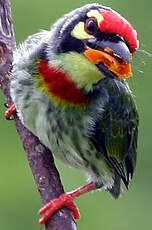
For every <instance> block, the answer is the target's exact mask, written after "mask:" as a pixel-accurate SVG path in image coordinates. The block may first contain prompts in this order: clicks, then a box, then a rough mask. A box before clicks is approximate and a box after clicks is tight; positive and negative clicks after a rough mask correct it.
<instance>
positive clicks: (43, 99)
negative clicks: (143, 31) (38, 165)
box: [5, 3, 139, 224]
mask: <svg viewBox="0 0 152 230" xmlns="http://www.w3.org/2000/svg"><path fill="white" fill-rule="evenodd" d="M138 48H139V40H138V34H137V32H136V30H135V29H134V27H133V26H132V25H131V24H130V23H129V22H128V21H127V19H126V18H124V17H123V16H121V15H120V14H119V13H117V12H116V11H114V10H113V9H111V8H110V7H106V6H102V5H100V4H96V3H93V4H87V5H84V6H82V7H80V8H77V9H75V10H73V11H71V12H70V13H67V14H65V15H64V16H63V17H62V18H61V19H59V20H57V22H55V23H54V24H53V25H52V26H51V28H50V30H48V31H47V30H43V31H41V32H38V33H36V34H34V35H32V36H29V37H28V38H27V40H25V41H24V42H23V43H22V44H20V45H19V46H18V48H17V49H16V50H15V51H14V60H13V68H12V72H11V83H10V93H11V97H12V100H13V103H14V104H13V105H12V106H11V107H10V108H9V109H8V110H7V111H6V114H5V115H6V117H7V118H10V117H11V116H12V115H13V112H14V111H16V112H17V114H18V116H19V118H20V120H21V122H22V123H23V124H24V126H25V127H27V128H28V129H29V130H30V131H31V132H32V133H33V134H34V135H36V136H37V137H38V138H39V140H40V141H41V142H42V143H43V144H44V145H45V146H46V147H48V148H49V149H50V150H51V151H52V152H53V154H54V155H55V156H56V157H57V158H59V159H60V160H61V161H62V162H63V163H65V164H67V165H68V166H70V167H73V168H76V169H78V170H82V171H83V172H84V173H85V174H86V175H87V178H88V181H89V183H88V184H86V185H85V186H83V187H81V188H78V189H77V190H74V191H72V192H69V193H64V194H62V195H61V196H60V197H58V198H56V199H54V200H52V201H50V202H49V203H48V204H46V205H45V206H44V207H42V208H41V209H40V211H39V214H44V215H43V217H42V218H41V219H40V220H39V223H40V224H45V223H46V221H47V220H48V219H49V218H51V216H52V215H53V214H54V213H55V212H56V211H57V210H58V209H60V208H62V207H63V206H66V207H68V208H69V209H71V211H72V213H73V216H74V218H76V219H78V218H80V212H79V209H78V207H77V206H76V203H75V201H74V200H75V198H77V197H78V196H80V195H82V194H84V193H86V192H89V191H92V190H96V189H97V190H101V189H105V190H106V191H107V192H109V193H110V194H111V195H112V197H114V198H118V197H119V195H120V194H121V193H122V185H123V184H124V185H125V186H126V188H127V189H128V187H129V184H130V181H131V179H132V176H133V174H134V170H135V166H136V156H137V139H138V125H139V118H138V117H139V116H138V111H137V106H136V102H135V97H134V95H133V93H132V91H131V90H130V88H129V85H128V83H127V81H126V79H127V78H129V77H131V76H132V75H133V73H132V66H131V61H132V59H133V53H134V52H135V51H136V50H137V49H138Z"/></svg>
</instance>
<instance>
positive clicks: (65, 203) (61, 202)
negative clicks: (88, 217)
mask: <svg viewBox="0 0 152 230" xmlns="http://www.w3.org/2000/svg"><path fill="white" fill-rule="evenodd" d="M95 189H98V187H97V186H96V185H95V183H93V182H91V183H89V184H87V185H85V186H83V187H81V188H78V189H77V190H74V191H72V192H69V193H63V194H62V195H61V196H60V197H59V198H57V199H54V200H52V201H50V202H49V203H47V204H46V205H45V206H44V207H43V208H41V209H40V210H39V214H44V216H43V217H42V218H41V219H40V220H39V224H45V222H46V221H47V220H48V219H49V218H51V216H52V215H53V214H54V213H55V212H56V211H57V210H59V209H60V208H62V207H67V208H69V209H70V210H71V211H72V213H73V216H74V218H75V219H79V218H80V212H79V209H78V207H77V205H76V204H75V203H74V199H75V198H76V197H78V196H80V195H82V194H84V193H87V192H90V191H92V190H95Z"/></svg>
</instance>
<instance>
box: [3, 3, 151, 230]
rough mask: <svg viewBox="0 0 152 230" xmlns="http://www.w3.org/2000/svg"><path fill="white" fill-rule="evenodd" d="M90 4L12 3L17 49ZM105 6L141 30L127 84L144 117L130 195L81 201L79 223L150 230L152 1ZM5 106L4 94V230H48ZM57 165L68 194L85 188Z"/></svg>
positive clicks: (81, 177)
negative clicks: (41, 223) (40, 222)
mask: <svg viewBox="0 0 152 230" xmlns="http://www.w3.org/2000/svg"><path fill="white" fill-rule="evenodd" d="M89 2H91V1H86V0H77V1H69V0H64V1H50V0H45V1H40V0H26V1H23V0H12V13H13V18H14V29H15V34H16V40H17V43H19V42H21V41H23V40H24V39H25V38H26V37H27V36H28V35H30V34H33V33H35V32H37V31H39V29H48V28H49V26H50V24H51V23H53V22H54V21H55V20H56V19H58V18H59V17H61V16H62V15H63V14H64V13H66V12H69V11H70V10H72V9H74V8H76V7H79V6H82V5H84V4H86V3H89ZM98 2H99V1H98ZM99 3H100V2H99ZM101 3H102V4H103V5H106V6H110V7H111V8H113V9H115V10H117V11H118V12H120V13H121V14H122V15H123V16H125V17H126V18H127V19H128V20H129V21H130V22H131V23H132V24H133V25H134V27H135V28H136V29H137V31H138V33H139V39H140V40H141V47H140V51H138V52H137V53H136V54H135V56H134V59H133V63H134V64H133V70H134V77H133V78H131V79H129V80H128V81H129V84H130V87H131V88H132V90H133V93H134V94H135V95H136V101H137V105H138V109H139V113H140V132H139V148H138V162H137V169H136V174H135V176H134V179H133V181H132V184H131V186H130V190H129V191H127V192H125V193H124V194H123V195H122V196H121V198H120V199H119V200H117V201H115V200H113V199H112V198H111V197H110V196H109V194H108V193H107V192H104V191H103V192H93V193H92V194H91V193H90V194H86V195H84V196H82V197H80V198H79V199H78V201H77V203H78V206H79V208H80V210H81V214H82V217H81V219H80V220H78V221H77V223H78V227H79V229H81V230H82V229H87V230H91V229H107V230H130V229H134V230H143V229H148V230H149V229H151V215H152V198H151V194H152V183H151V174H152V169H151V164H152V156H151V151H152V141H151V136H152V135H151V128H152V126H151V118H152V106H151V102H152V101H151V100H152V93H151V92H152V91H151V85H152V79H151V72H152V54H150V53H152V42H151V36H152V25H151V20H152V16H151V9H152V1H151V0H145V1H138V0H134V1H132V0H121V1H120V0H103V1H102V2H101ZM147 52H149V53H147ZM0 93H1V92H0ZM4 102H5V99H4V97H3V95H2V93H1V94H0V107H1V110H0V206H1V208H0V229H1V230H2V229H3V230H10V229H12V230H20V229H22V230H27V229H32V230H36V229H43V227H42V228H40V226H38V224H37V220H38V215H37V210H38V209H39V208H40V207H41V201H40V197H39V193H38V192H37V189H36V185H35V183H34V180H33V176H32V173H31V171H30V168H29V165H28V162H27V159H26V154H25V152H24V150H23V148H22V144H21V142H20V138H19V136H18V134H17V132H16V130H15V127H14V123H13V121H10V122H9V121H6V120H5V118H4V111H5V108H4V107H3V103H4ZM57 165H58V168H59V171H60V174H61V177H62V181H63V183H64V185H65V189H66V191H69V190H71V189H74V188H76V187H78V186H80V185H83V184H84V183H85V177H84V175H83V174H82V173H81V172H78V171H75V170H73V169H70V168H67V167H65V166H64V165H62V164H61V163H60V162H58V161H57Z"/></svg>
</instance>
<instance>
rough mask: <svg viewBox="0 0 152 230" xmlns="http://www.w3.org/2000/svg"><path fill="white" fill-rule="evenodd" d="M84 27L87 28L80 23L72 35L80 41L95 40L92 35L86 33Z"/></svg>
mask: <svg viewBox="0 0 152 230" xmlns="http://www.w3.org/2000/svg"><path fill="white" fill-rule="evenodd" d="M84 27H85V25H84V22H79V23H78V24H77V25H76V26H75V27H74V29H73V30H72V32H71V35H72V36H73V37H75V38H78V39H89V38H94V36H93V35H90V34H88V33H86V32H85V30H84Z"/></svg>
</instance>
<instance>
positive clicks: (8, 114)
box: [5, 104, 16, 120]
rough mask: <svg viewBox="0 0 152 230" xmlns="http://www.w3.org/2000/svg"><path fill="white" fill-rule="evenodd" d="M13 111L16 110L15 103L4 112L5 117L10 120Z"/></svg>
mask: <svg viewBox="0 0 152 230" xmlns="http://www.w3.org/2000/svg"><path fill="white" fill-rule="evenodd" d="M14 111H16V105H15V104H13V105H11V107H10V108H9V109H8V110H7V111H6V112H5V117H6V119H8V120H11V117H12V115H13V112H14Z"/></svg>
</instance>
